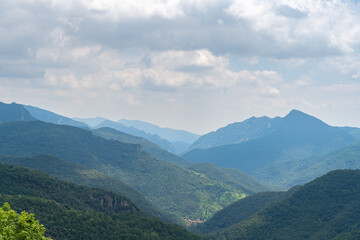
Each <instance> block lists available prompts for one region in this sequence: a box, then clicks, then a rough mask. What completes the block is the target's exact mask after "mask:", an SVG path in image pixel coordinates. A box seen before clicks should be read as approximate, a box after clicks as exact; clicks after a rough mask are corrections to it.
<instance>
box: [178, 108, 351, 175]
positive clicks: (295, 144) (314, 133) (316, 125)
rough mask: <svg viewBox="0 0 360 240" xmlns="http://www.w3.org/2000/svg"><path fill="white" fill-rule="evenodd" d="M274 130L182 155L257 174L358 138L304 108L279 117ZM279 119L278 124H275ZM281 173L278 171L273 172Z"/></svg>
mask: <svg viewBox="0 0 360 240" xmlns="http://www.w3.org/2000/svg"><path fill="white" fill-rule="evenodd" d="M275 119H276V122H273V123H274V124H273V125H272V126H273V127H272V130H271V131H269V133H267V134H265V135H264V136H262V137H258V138H254V139H252V140H248V141H245V142H242V143H239V144H232V145H224V146H218V147H213V148H210V149H194V150H191V151H190V152H187V153H185V154H183V155H182V157H183V158H185V159H188V160H190V161H192V162H212V163H214V164H215V165H217V166H221V167H230V168H237V169H239V170H240V171H242V172H244V173H245V174H250V175H251V176H253V177H254V178H256V177H257V173H258V172H259V171H260V170H261V169H262V168H265V167H266V166H268V165H270V164H273V163H275V162H281V161H287V160H291V161H295V160H299V159H304V158H307V157H310V156H313V155H318V154H323V153H326V152H329V151H333V150H334V149H339V148H341V147H344V146H346V145H349V144H351V143H353V142H355V141H356V139H355V138H354V137H353V136H351V135H350V134H349V133H346V132H344V131H343V130H341V129H340V128H337V127H331V126H329V125H327V124H326V123H324V122H322V121H320V120H319V119H316V118H314V117H312V116H309V115H307V114H305V113H302V112H300V111H296V110H293V111H291V112H290V113H289V114H288V115H286V116H285V117H284V118H275ZM275 123H276V124H275ZM271 174H272V176H278V173H277V172H273V173H271Z"/></svg>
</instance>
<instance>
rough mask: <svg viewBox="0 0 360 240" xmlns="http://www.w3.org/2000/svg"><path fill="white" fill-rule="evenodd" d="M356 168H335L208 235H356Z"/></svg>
mask: <svg viewBox="0 0 360 240" xmlns="http://www.w3.org/2000/svg"><path fill="white" fill-rule="evenodd" d="M359 198H360V170H336V171H332V172H330V173H328V174H326V175H324V176H322V177H320V178H317V179H316V180H314V181H312V182H310V183H308V184H306V185H304V186H303V187H300V188H299V189H297V190H296V191H294V193H292V194H290V195H289V196H288V197H286V198H285V199H283V200H280V201H278V202H275V203H273V204H272V205H270V206H269V207H266V208H265V209H263V210H261V211H259V212H258V213H256V214H254V215H252V216H251V217H250V218H248V219H247V220H245V221H242V222H240V223H238V224H236V225H233V226H232V227H230V228H228V229H226V230H224V231H223V232H219V233H217V234H215V235H213V236H210V237H209V239H228V240H232V239H244V240H246V239H249V240H250V239H251V240H257V239H277V240H278V239H357V238H352V237H355V236H359V235H358V234H359V230H360V222H359V221H358V220H359V218H360V204H359Z"/></svg>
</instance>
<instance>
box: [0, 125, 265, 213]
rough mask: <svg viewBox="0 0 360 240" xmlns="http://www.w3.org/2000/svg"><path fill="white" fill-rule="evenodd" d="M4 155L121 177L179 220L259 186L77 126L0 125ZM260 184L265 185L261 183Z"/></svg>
mask: <svg viewBox="0 0 360 240" xmlns="http://www.w3.org/2000/svg"><path fill="white" fill-rule="evenodd" d="M0 154H1V155H7V156H35V155H40V154H46V155H52V156H54V157H57V158H60V159H63V160H66V161H70V162H74V163H77V164H80V165H83V166H85V167H87V168H91V169H95V170H98V171H100V172H102V173H104V174H106V175H108V176H110V177H113V178H116V179H119V180H121V181H123V182H125V183H126V184H128V185H129V186H131V187H133V188H135V189H136V190H137V191H139V192H140V193H141V194H143V195H145V197H147V198H148V199H149V200H151V202H152V203H154V204H155V206H156V207H158V208H160V209H161V210H163V211H165V212H167V213H170V214H173V215H174V216H176V217H177V218H179V219H182V220H183V219H185V218H186V219H196V218H202V219H206V218H208V217H210V216H212V215H213V214H214V213H215V212H216V211H218V210H220V209H221V208H223V207H225V206H227V205H229V204H230V203H231V202H233V201H235V200H238V199H240V198H241V197H244V196H245V195H247V194H250V193H252V192H254V191H256V190H255V189H251V187H250V186H249V187H246V188H242V187H240V186H239V185H234V184H228V183H224V182H222V181H219V180H216V179H213V178H211V177H207V176H206V175H204V174H200V173H197V172H194V171H193V170H190V169H186V168H182V167H180V166H178V165H176V164H173V163H171V162H167V161H162V160H159V159H156V158H154V157H152V156H151V155H149V154H148V153H146V152H144V151H142V149H141V146H140V145H135V144H127V143H121V142H118V141H114V140H106V139H103V138H100V137H96V136H94V135H92V133H91V132H89V131H87V130H83V129H80V128H76V127H71V126H65V125H55V124H50V123H45V122H40V121H33V122H8V123H2V124H0ZM259 185H260V184H259Z"/></svg>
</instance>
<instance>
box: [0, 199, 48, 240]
mask: <svg viewBox="0 0 360 240" xmlns="http://www.w3.org/2000/svg"><path fill="white" fill-rule="evenodd" d="M44 232H45V228H44V226H43V225H41V224H39V221H37V220H36V219H35V217H34V214H32V213H31V214H29V213H27V212H25V211H23V212H22V213H21V214H18V213H16V212H15V211H14V210H12V209H11V208H10V205H9V203H7V202H5V203H4V205H3V206H2V207H1V208H0V239H1V240H2V239H4V240H50V238H47V237H44Z"/></svg>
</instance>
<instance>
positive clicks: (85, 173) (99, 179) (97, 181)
mask: <svg viewBox="0 0 360 240" xmlns="http://www.w3.org/2000/svg"><path fill="white" fill-rule="evenodd" d="M0 162H3V163H7V164H13V165H16V166H21V167H27V168H31V169H35V170H39V171H42V172H46V173H48V174H50V175H52V176H55V177H56V178H58V179H60V180H66V181H70V182H73V183H76V184H80V185H84V186H88V187H96V188H102V189H106V190H110V191H113V192H115V193H118V194H120V195H122V196H126V197H128V198H129V199H130V200H131V201H132V202H134V203H135V204H136V206H138V207H139V208H140V209H142V210H144V211H145V212H147V213H149V214H151V215H152V216H154V217H158V218H160V219H162V220H164V221H167V222H175V220H174V219H172V218H171V217H170V216H168V215H167V214H165V213H164V212H162V211H160V210H158V209H157V208H156V207H155V206H154V205H153V204H152V203H151V202H150V201H149V200H147V199H146V198H145V197H144V196H143V195H141V194H140V193H139V192H138V191H136V190H135V189H133V188H131V187H129V186H128V185H127V184H125V183H124V182H122V181H120V180H118V179H115V178H112V177H109V176H107V175H105V174H103V173H101V172H99V171H96V170H94V169H89V168H87V167H84V166H82V165H79V164H76V163H72V162H69V161H65V160H61V159H58V158H55V157H52V156H48V155H40V156H34V157H4V156H0Z"/></svg>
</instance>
